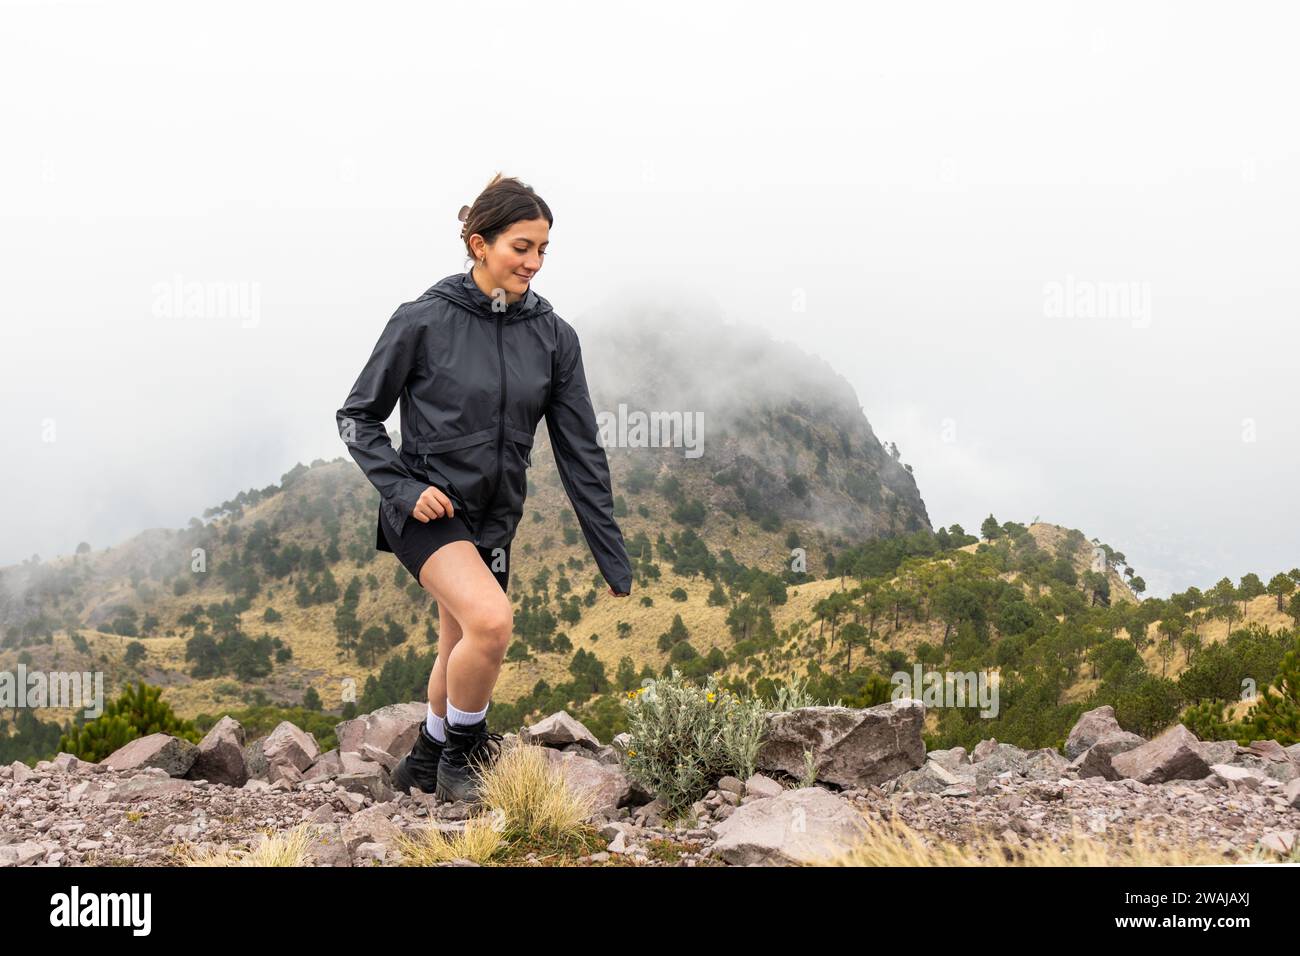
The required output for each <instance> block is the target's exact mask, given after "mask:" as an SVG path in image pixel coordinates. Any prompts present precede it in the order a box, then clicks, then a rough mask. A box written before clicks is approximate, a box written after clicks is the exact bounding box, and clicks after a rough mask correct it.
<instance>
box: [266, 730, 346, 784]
mask: <svg viewBox="0 0 1300 956" xmlns="http://www.w3.org/2000/svg"><path fill="white" fill-rule="evenodd" d="M340 749H341V748H340ZM262 753H263V755H264V756H265V757H266V763H267V766H268V771H269V774H268V775H269V776H271V777H274V776H275V773H274V771H275V770H277V769H280V770H283V769H284V768H285V767H293V768H294V769H295V770H297V771H298V772H299V775H300V776H299V779H301V774H302V772H303V771H305V770H307V768H308V767H310V766H311V765H312V764H313V763H314V762H315V761H316V758H317V757H319V756H320V747H319V746H317V744H316V738H315V737H313V736H312V735H311V734H309V733H307V732H306V731H305V730H303V729H302V728H300V727H299V726H297V725H296V724H294V723H292V722H290V721H287V720H282V721H280V723H279V724H277V725H276V728H275V730H273V731H271V733H270V734H268V735H267V737H266V739H265V740H264V741H262Z"/></svg>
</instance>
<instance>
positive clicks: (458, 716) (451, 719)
mask: <svg viewBox="0 0 1300 956" xmlns="http://www.w3.org/2000/svg"><path fill="white" fill-rule="evenodd" d="M489 703H490V701H489ZM487 712H488V705H487V704H484V705H483V709H482V710H478V711H468V710H460V709H459V708H457V707H456V706H455V705H454V704H453V703H452V702H451V698H450V697H448V698H447V723H449V724H456V725H457V726H458V727H464V726H465V725H466V724H477V723H478V722H479V721H480V720H482V719H483V718H484V717H486V716H487Z"/></svg>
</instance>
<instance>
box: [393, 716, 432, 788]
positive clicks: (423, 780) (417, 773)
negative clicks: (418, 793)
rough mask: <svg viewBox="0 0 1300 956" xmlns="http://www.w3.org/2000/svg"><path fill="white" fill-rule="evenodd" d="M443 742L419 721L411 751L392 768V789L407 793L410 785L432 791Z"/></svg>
mask: <svg viewBox="0 0 1300 956" xmlns="http://www.w3.org/2000/svg"><path fill="white" fill-rule="evenodd" d="M444 746H445V744H440V743H438V741H436V740H434V739H433V736H432V735H431V734H430V733H429V728H428V726H427V725H426V724H425V723H424V721H420V733H419V735H418V736H417V737H416V738H415V743H414V744H413V745H412V746H411V752H410V753H408V754H407V755H406V756H405V757H403V758H402V759H401V760H399V761H398V762H397V766H396V767H394V768H393V775H392V778H393V789H394V790H396V791H397V792H398V793H406V794H409V793H410V790H411V787H415V788H417V789H419V790H422V791H424V792H425V793H433V791H434V788H435V787H436V786H437V785H438V761H439V760H440V759H441V758H442V750H443V747H444Z"/></svg>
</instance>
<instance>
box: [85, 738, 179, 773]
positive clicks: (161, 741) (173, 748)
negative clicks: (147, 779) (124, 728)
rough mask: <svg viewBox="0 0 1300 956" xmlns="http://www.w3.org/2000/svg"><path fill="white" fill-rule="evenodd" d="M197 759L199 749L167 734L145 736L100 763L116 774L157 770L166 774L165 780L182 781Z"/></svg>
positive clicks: (114, 752) (115, 751)
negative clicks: (125, 771)
mask: <svg viewBox="0 0 1300 956" xmlns="http://www.w3.org/2000/svg"><path fill="white" fill-rule="evenodd" d="M198 755H199V748H198V747H196V746H194V744H192V743H190V742H189V741H188V740H182V739H181V738H180V737H173V736H172V735H171V734H149V735H148V736H147V737H137V738H136V739H135V740H132V741H131V742H130V743H128V744H126V745H125V746H123V747H119V748H118V749H117V750H114V751H113V752H112V753H111V754H109V755H108V756H107V757H105V758H104V759H103V760H102V761H100V763H102V764H104V766H106V767H109V768H111V769H113V770H119V771H121V770H142V769H145V768H147V767H157V768H159V769H162V770H165V771H167V774H168V776H171V777H183V776H185V774H186V773H187V772H188V771H189V769H190V767H192V766H193V765H194V761H195V759H196V758H197V757H198Z"/></svg>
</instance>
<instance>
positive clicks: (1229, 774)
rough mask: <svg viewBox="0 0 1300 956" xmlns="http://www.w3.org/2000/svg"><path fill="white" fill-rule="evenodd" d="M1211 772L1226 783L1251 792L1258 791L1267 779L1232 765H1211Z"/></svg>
mask: <svg viewBox="0 0 1300 956" xmlns="http://www.w3.org/2000/svg"><path fill="white" fill-rule="evenodd" d="M1210 770H1211V771H1213V773H1214V776H1216V777H1217V778H1218V779H1219V780H1221V781H1223V782H1224V783H1233V784H1236V785H1237V786H1239V787H1246V788H1247V789H1249V790H1258V789H1259V788H1260V787H1262V786H1263V785H1264V780H1265V779H1266V778H1265V777H1263V776H1261V775H1260V774H1258V773H1256V772H1255V771H1253V770H1249V769H1247V768H1245V767H1237V766H1234V765H1233V764H1230V763H1216V764H1211V765H1210Z"/></svg>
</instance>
